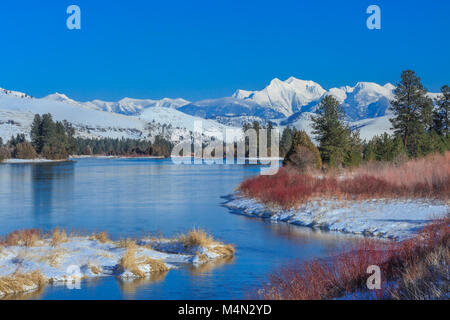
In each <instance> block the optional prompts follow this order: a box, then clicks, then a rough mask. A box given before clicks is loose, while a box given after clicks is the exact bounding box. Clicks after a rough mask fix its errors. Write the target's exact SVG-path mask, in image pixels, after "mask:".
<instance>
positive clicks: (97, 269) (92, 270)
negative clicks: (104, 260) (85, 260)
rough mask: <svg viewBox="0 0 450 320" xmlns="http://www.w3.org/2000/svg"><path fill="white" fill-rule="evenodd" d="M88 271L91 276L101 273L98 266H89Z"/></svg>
mask: <svg viewBox="0 0 450 320" xmlns="http://www.w3.org/2000/svg"><path fill="white" fill-rule="evenodd" d="M89 269H90V270H91V272H92V273H93V274H101V273H102V269H100V268H99V267H98V266H96V265H89Z"/></svg>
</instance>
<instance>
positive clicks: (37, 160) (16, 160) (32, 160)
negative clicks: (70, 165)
mask: <svg viewBox="0 0 450 320" xmlns="http://www.w3.org/2000/svg"><path fill="white" fill-rule="evenodd" d="M66 161H70V160H67V159H64V160H49V159H42V158H36V159H6V160H4V161H3V162H1V163H9V164H22V163H53V162H66Z"/></svg>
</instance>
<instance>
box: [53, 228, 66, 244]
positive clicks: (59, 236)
mask: <svg viewBox="0 0 450 320" xmlns="http://www.w3.org/2000/svg"><path fill="white" fill-rule="evenodd" d="M67 241H69V239H68V237H67V233H66V230H59V229H58V228H56V229H55V230H54V231H53V234H52V240H51V242H52V247H57V246H58V245H60V244H61V243H64V242H67Z"/></svg>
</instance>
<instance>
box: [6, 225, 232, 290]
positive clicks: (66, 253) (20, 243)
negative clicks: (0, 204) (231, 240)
mask: <svg viewBox="0 0 450 320" xmlns="http://www.w3.org/2000/svg"><path fill="white" fill-rule="evenodd" d="M42 234H43V233H42V232H40V231H37V230H22V231H16V232H13V233H10V234H9V235H7V236H6V237H4V240H3V243H0V299H1V298H4V297H6V296H13V295H17V294H22V293H26V292H31V291H35V290H37V289H39V288H40V287H43V286H45V285H47V284H70V283H76V282H78V281H80V280H82V279H93V278H98V277H116V278H119V279H123V280H130V279H138V278H149V277H151V276H152V275H154V274H158V273H159V274H161V273H167V272H168V271H170V270H171V269H177V268H185V267H188V266H193V267H199V266H202V265H204V264H207V263H210V262H218V261H221V260H222V259H227V258H232V257H233V256H234V247H233V246H232V245H228V244H224V243H222V242H220V241H216V240H214V239H213V238H212V237H210V236H209V235H207V234H206V233H204V232H203V231H201V230H195V229H194V230H192V231H191V232H189V233H188V234H187V235H181V236H179V237H176V238H152V237H145V238H142V239H139V240H131V239H120V240H117V241H113V240H110V239H109V238H108V237H107V235H106V233H104V232H103V233H99V234H92V235H90V236H79V235H73V236H72V235H70V236H67V235H66V233H65V231H58V230H57V229H55V231H53V234H51V233H50V234H46V235H44V236H42Z"/></svg>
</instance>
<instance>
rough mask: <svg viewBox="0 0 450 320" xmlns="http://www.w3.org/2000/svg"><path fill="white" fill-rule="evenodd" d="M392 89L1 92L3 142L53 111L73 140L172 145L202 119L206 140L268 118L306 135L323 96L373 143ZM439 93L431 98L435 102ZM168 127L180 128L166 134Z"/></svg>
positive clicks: (298, 86)
mask: <svg viewBox="0 0 450 320" xmlns="http://www.w3.org/2000/svg"><path fill="white" fill-rule="evenodd" d="M394 89H395V86H394V85H392V84H391V83H387V84H385V85H379V84H377V83H373V82H358V83H357V84H356V85H354V86H341V87H336V88H331V89H329V90H326V89H324V88H323V87H322V86H321V85H320V84H318V83H316V82H314V81H311V80H301V79H297V78H294V77H290V78H288V79H287V80H285V81H282V80H280V79H277V78H275V79H273V80H272V81H271V82H270V84H269V85H268V86H266V87H265V88H264V89H262V90H260V91H257V90H251V91H250V90H237V91H236V92H235V93H234V94H233V95H232V97H223V98H218V99H208V100H202V101H197V102H192V103H190V102H189V101H187V100H185V99H182V98H177V99H171V98H163V99H159V100H154V99H133V98H123V99H121V100H119V101H116V102H108V101H103V100H92V101H87V102H79V101H75V100H73V99H71V98H69V97H68V96H66V95H65V94H63V93H55V94H51V95H48V96H46V97H44V98H41V99H37V98H33V97H31V96H29V95H27V94H26V93H22V92H17V91H10V90H5V89H1V88H0V137H1V138H2V139H3V140H8V139H10V138H11V136H12V135H16V134H18V133H24V134H26V135H27V136H28V134H29V130H30V126H31V123H32V121H33V116H34V114H36V113H39V114H43V113H51V114H52V115H53V117H54V118H55V119H56V120H59V121H61V120H67V121H69V122H70V123H72V124H73V125H74V127H75V129H76V133H77V135H78V136H81V137H86V138H102V137H110V138H132V139H149V140H152V139H154V137H155V136H157V135H162V136H164V137H165V138H168V139H171V140H172V141H173V142H175V143H176V142H179V141H180V137H184V136H187V135H189V132H190V131H192V130H193V123H194V121H196V120H200V119H207V120H206V121H204V122H203V124H204V127H205V128H206V132H205V136H209V137H217V136H219V135H218V134H217V132H218V131H223V129H226V128H233V127H234V128H236V127H242V125H243V124H244V123H249V122H250V123H251V122H253V121H260V122H261V123H267V122H268V121H269V120H270V121H272V122H274V123H279V124H280V125H281V126H286V125H290V126H294V127H296V128H298V129H304V130H306V131H307V132H308V134H311V123H310V120H309V117H310V115H311V114H312V113H314V112H315V111H316V110H317V107H318V104H319V103H320V101H321V100H322V99H323V97H324V96H326V95H333V96H334V97H336V99H337V100H338V101H339V102H340V103H341V104H342V106H343V108H344V110H345V112H346V115H347V121H348V123H349V125H350V126H351V127H352V128H360V129H361V136H362V138H364V139H371V138H372V137H373V136H374V135H380V134H382V133H383V132H388V133H390V132H391V131H390V130H391V129H390V128H391V125H390V122H389V117H391V116H392V114H391V113H390V112H389V105H390V101H391V100H392V99H393V97H394V95H393V92H394ZM438 95H439V94H438V93H428V96H429V97H430V98H433V99H435V98H436V97H438ZM149 122H150V123H151V124H149ZM163 125H165V126H164V127H163ZM169 125H170V127H172V128H178V129H173V130H167V127H168V126H169Z"/></svg>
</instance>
